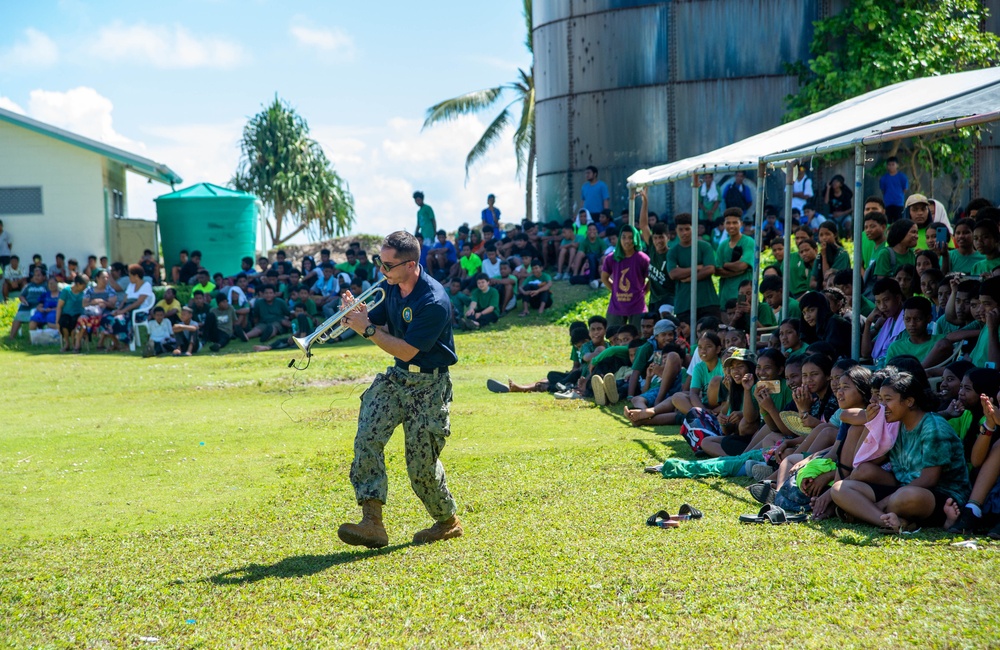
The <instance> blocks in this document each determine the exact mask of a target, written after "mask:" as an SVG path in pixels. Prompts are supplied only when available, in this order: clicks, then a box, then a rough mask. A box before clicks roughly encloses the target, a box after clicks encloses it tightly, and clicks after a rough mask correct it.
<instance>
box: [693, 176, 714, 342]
mask: <svg viewBox="0 0 1000 650" xmlns="http://www.w3.org/2000/svg"><path fill="white" fill-rule="evenodd" d="M698 212H699V210H698V174H697V173H694V174H692V175H691V316H690V321H691V333H690V334H689V335H688V336H689V337H690V338H691V340H690V341H689V343H691V345H692V346H697V345H698V340H697V338H696V335H695V332H697V331H698V330H697V326H698V249H699V247H700V245H701V237H699V236H698ZM708 282H711V280H708Z"/></svg>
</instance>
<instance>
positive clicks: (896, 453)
mask: <svg viewBox="0 0 1000 650" xmlns="http://www.w3.org/2000/svg"><path fill="white" fill-rule="evenodd" d="M889 462H891V463H892V473H893V474H894V475H895V476H896V480H898V481H899V482H900V483H901V484H903V485H907V484H909V483H912V482H913V481H914V480H915V479H916V478H917V477H918V476H920V473H921V472H922V471H923V470H924V469H925V468H927V467H940V468H941V476H940V478H939V479H938V483H937V485H936V486H935V489H936V490H937V491H939V492H943V493H945V494H947V495H948V496H950V497H951V498H953V499H954V500H955V501H956V502H958V503H965V500H966V499H967V498H968V496H969V491H970V486H969V470H968V467H967V466H966V464H965V449H964V448H963V446H962V441H961V440H959V438H958V435H957V434H956V433H955V430H954V429H952V428H951V426H949V425H948V422H947V421H946V420H945V419H944V418H943V417H941V416H940V415H938V414H937V413H927V414H926V415H924V417H923V418H921V420H920V422H919V423H918V424H917V426H916V428H914V430H913V431H907V430H906V427H904V426H902V425H900V427H899V437H897V438H896V442H895V444H893V446H892V449H890V450H889Z"/></svg>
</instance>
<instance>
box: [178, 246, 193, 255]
mask: <svg viewBox="0 0 1000 650" xmlns="http://www.w3.org/2000/svg"><path fill="white" fill-rule="evenodd" d="M187 254H188V250H187V249H186V248H182V249H181V252H180V253H178V255H187ZM189 257H190V256H189Z"/></svg>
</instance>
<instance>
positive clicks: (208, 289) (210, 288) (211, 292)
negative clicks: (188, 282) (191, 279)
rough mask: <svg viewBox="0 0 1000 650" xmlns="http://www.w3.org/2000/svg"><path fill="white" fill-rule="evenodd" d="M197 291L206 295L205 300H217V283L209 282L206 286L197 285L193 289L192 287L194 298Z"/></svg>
mask: <svg viewBox="0 0 1000 650" xmlns="http://www.w3.org/2000/svg"><path fill="white" fill-rule="evenodd" d="M195 291H200V292H202V293H203V294H205V300H214V299H215V283H214V282H208V283H206V284H196V285H194V286H193V287H191V295H192V296H193V295H194V292H195Z"/></svg>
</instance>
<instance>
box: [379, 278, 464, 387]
mask: <svg viewBox="0 0 1000 650" xmlns="http://www.w3.org/2000/svg"><path fill="white" fill-rule="evenodd" d="M368 318H369V320H371V322H372V323H374V324H375V325H388V326H389V334H392V335H393V336H395V337H396V338H400V339H403V340H404V341H406V342H407V343H409V344H410V345H412V346H413V347H415V348H417V350H418V352H417V354H416V355H414V357H413V358H412V359H410V360H409V361H402V360H401V359H399V361H400V363H411V364H416V365H418V366H420V367H421V368H425V369H432V368H444V367H446V366H450V365H453V364H455V363H457V362H458V355H457V354H455V337H454V335H453V334H452V331H451V300H450V299H449V298H448V292H447V291H445V288H444V287H443V286H441V283H440V282H438V281H437V280H435V279H434V278H432V277H431V276H430V275H428V274H427V272H426V271H424V269H423V267H421V268H420V277H419V278H418V279H417V284H416V285H415V286H414V287H413V291H411V292H410V295H408V296H406V297H405V298H404V297H403V296H402V295H401V294H400V290H399V285H388V286H386V287H385V300H383V301H382V303H381V304H380V305H378V306H377V307H375V309H373V310H371V311H370V312H368Z"/></svg>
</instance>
